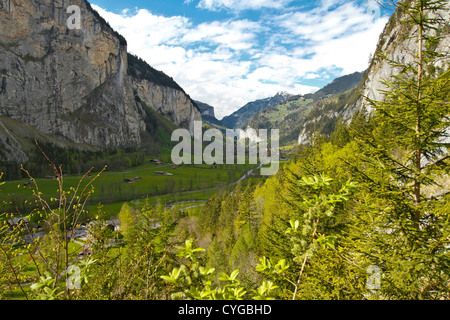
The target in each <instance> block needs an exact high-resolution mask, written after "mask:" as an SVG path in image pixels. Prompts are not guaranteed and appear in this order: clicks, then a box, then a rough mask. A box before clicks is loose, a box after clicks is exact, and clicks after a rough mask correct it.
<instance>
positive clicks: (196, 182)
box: [0, 159, 251, 214]
mask: <svg viewBox="0 0 450 320" xmlns="http://www.w3.org/2000/svg"><path fill="white" fill-rule="evenodd" d="M149 160H150V159H147V161H146V164H144V165H141V166H138V167H135V168H132V169H129V170H126V171H123V172H108V171H105V172H103V173H102V174H101V175H100V176H99V177H98V178H97V179H96V180H95V181H94V182H93V183H92V186H93V187H94V190H95V192H94V193H93V195H92V197H91V200H90V202H89V207H88V209H89V210H90V211H92V210H95V209H96V207H97V206H98V204H99V203H101V204H102V205H103V206H104V207H105V209H106V210H111V211H112V212H113V213H116V212H118V210H120V208H119V207H121V203H124V202H130V201H134V200H137V199H144V198H147V197H148V198H149V199H150V200H151V203H152V204H156V203H158V202H159V203H162V204H167V203H173V202H178V201H186V200H207V199H209V198H210V197H211V196H212V195H213V194H214V193H215V192H217V191H218V189H221V188H224V187H226V186H227V185H229V184H231V183H233V182H235V181H236V180H238V179H239V178H240V177H241V176H242V175H243V174H244V173H245V172H247V171H248V170H250V169H251V166H250V165H218V166H217V167H213V166H210V165H188V166H181V167H177V168H172V167H171V166H170V165H168V164H166V165H162V166H158V165H155V164H153V163H150V161H149ZM157 171H164V172H168V173H171V174H173V175H171V176H170V175H158V174H156V172H157ZM95 175H96V173H94V172H91V177H84V180H83V182H82V183H81V188H84V187H85V186H86V185H87V184H88V183H89V182H90V181H91V180H92V179H93V177H95ZM135 177H139V178H140V180H137V181H135V182H133V183H126V182H124V180H125V179H130V178H135ZM82 178H83V176H81V175H76V176H65V177H63V179H64V189H65V190H66V191H68V190H70V189H71V188H76V187H77V185H78V183H79V181H80V179H82ZM35 181H36V184H37V186H38V188H39V189H37V191H39V192H41V193H42V194H43V195H45V199H48V200H50V198H53V197H55V198H56V197H57V196H58V181H57V180H56V179H45V178H38V179H36V180H35ZM27 182H28V183H30V186H25V184H26V183H27ZM0 190H1V192H0V212H20V213H24V214H25V213H27V212H30V211H31V210H32V209H33V208H34V207H35V203H34V202H33V201H34V199H35V198H34V197H33V190H35V191H36V188H35V186H34V183H33V182H32V181H29V179H22V180H14V181H5V184H4V185H2V186H1V187H0Z"/></svg>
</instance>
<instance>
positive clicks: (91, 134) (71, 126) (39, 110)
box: [0, 0, 201, 162]
mask: <svg viewBox="0 0 450 320" xmlns="http://www.w3.org/2000/svg"><path fill="white" fill-rule="evenodd" d="M70 5H76V6H78V7H79V8H80V10H81V16H82V17H83V19H82V26H81V29H69V28H68V27H67V19H68V18H69V16H70V14H68V13H67V6H68V3H67V2H66V1H58V2H55V1H52V0H34V1H31V2H30V1H24V0H17V1H13V2H11V1H9V2H6V1H2V2H1V6H0V97H1V99H0V116H1V117H3V118H5V117H6V118H10V119H13V120H15V121H17V123H19V124H23V126H24V127H27V126H32V127H33V128H34V129H33V130H25V129H24V130H22V133H23V136H22V137H13V136H12V135H11V132H13V131H12V130H11V128H8V123H9V122H5V121H3V122H2V124H1V125H0V128H2V129H1V130H0V145H2V150H3V152H2V155H0V157H2V159H3V161H15V162H26V161H27V160H28V157H27V156H26V155H27V153H28V152H29V143H24V142H23V141H24V140H33V139H34V138H35V137H36V136H40V137H41V138H42V137H43V136H47V137H48V139H49V140H54V141H55V143H56V140H58V143H60V144H63V145H64V144H66V145H76V146H77V147H79V148H87V149H89V148H92V147H94V148H101V149H102V148H115V147H129V146H138V145H139V144H140V143H141V142H142V141H143V135H144V136H145V135H148V134H149V132H148V131H149V128H148V126H147V123H146V121H145V119H148V117H153V118H154V117H155V115H154V114H153V113H149V112H147V111H146V110H150V109H152V110H153V111H156V112H157V113H159V114H161V115H162V116H163V117H165V118H166V119H167V120H169V121H171V122H173V123H174V125H175V126H179V127H184V128H187V129H189V130H190V131H191V132H193V122H194V121H195V120H201V113H200V111H199V109H198V107H197V106H196V104H195V103H194V102H193V100H192V99H191V98H190V97H189V96H188V95H187V94H186V93H185V92H184V90H183V89H182V88H181V87H179V86H178V84H176V82H174V81H173V79H171V78H170V77H168V76H166V75H164V74H163V73H161V72H160V71H157V70H155V69H153V68H151V67H150V66H149V65H148V64H146V63H144V62H143V61H142V60H141V59H140V58H137V57H135V56H133V55H130V54H129V53H128V52H127V45H126V39H125V38H124V37H122V36H121V35H120V34H119V33H117V32H116V31H114V30H113V29H112V28H111V27H110V26H109V24H108V23H107V22H106V21H105V20H104V19H103V18H102V17H101V16H100V15H99V14H98V13H97V12H96V11H95V10H94V9H92V7H91V6H90V4H89V2H87V1H86V0H74V1H72V2H71V3H70ZM152 77H153V78H152ZM148 108H150V109H148ZM0 121H1V120H0ZM147 122H148V121H147ZM36 130H37V131H38V132H40V134H39V135H37V133H36V132H37V131H36ZM150 131H151V130H150Z"/></svg>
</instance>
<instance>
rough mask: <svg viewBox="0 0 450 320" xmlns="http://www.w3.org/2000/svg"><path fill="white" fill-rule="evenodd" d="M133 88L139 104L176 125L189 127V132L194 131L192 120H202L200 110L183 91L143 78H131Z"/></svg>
mask: <svg viewBox="0 0 450 320" xmlns="http://www.w3.org/2000/svg"><path fill="white" fill-rule="evenodd" d="M133 88H134V90H135V92H136V93H137V95H138V96H139V98H140V100H141V104H142V103H144V104H145V105H146V106H148V107H151V108H152V109H153V110H155V111H156V112H158V113H160V114H162V115H163V116H165V117H166V118H167V119H169V120H171V121H172V122H173V123H175V124H176V125H178V126H180V127H183V128H186V129H189V131H190V132H191V134H193V133H194V121H201V120H202V115H201V113H200V111H199V110H198V109H197V107H196V106H195V105H194V103H193V101H192V100H191V99H190V98H189V97H188V96H187V95H186V94H185V93H184V92H183V91H180V90H177V89H174V88H171V87H168V86H161V85H158V84H156V83H154V82H150V81H148V80H145V79H144V80H138V79H133Z"/></svg>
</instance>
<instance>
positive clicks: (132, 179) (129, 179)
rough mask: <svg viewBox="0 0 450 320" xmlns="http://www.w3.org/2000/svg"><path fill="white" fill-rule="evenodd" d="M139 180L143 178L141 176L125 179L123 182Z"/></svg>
mask: <svg viewBox="0 0 450 320" xmlns="http://www.w3.org/2000/svg"><path fill="white" fill-rule="evenodd" d="M139 180H142V178H141V177H135V178H128V179H123V182H125V183H133V182H136V181H139Z"/></svg>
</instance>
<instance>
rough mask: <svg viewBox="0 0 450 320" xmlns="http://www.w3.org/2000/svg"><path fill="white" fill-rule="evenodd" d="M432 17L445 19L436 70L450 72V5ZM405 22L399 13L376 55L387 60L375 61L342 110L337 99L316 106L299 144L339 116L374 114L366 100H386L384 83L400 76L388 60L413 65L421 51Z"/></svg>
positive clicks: (342, 103)
mask: <svg viewBox="0 0 450 320" xmlns="http://www.w3.org/2000/svg"><path fill="white" fill-rule="evenodd" d="M433 15H434V16H435V17H439V18H441V19H442V22H441V23H440V24H438V25H436V26H435V27H436V28H437V31H436V32H438V33H439V42H438V43H437V44H436V46H435V51H436V52H438V53H440V54H442V57H440V58H439V59H437V60H436V62H435V64H434V67H435V68H436V70H438V69H448V68H449V65H450V49H449V48H450V27H449V21H450V8H449V5H447V8H446V10H439V11H437V12H435V13H433ZM402 20H405V16H404V13H403V12H402V11H401V10H399V9H397V10H396V11H395V12H394V14H393V15H392V16H391V18H390V20H389V22H388V23H387V25H386V27H385V29H384V31H383V32H382V34H381V35H380V37H379V41H378V44H377V49H376V51H377V52H379V53H383V54H385V55H386V57H387V59H380V58H379V57H378V56H377V55H376V56H375V57H374V58H373V59H372V61H371V64H370V66H369V68H368V70H367V71H366V72H365V74H364V76H363V80H362V82H361V83H360V84H359V85H358V87H357V88H356V89H354V90H352V91H351V92H347V93H346V94H345V95H343V96H341V97H340V99H341V101H340V103H338V104H337V105H338V106H339V108H336V107H335V106H334V105H336V103H335V101H334V100H336V98H333V99H329V100H326V101H322V102H319V103H317V104H316V105H315V106H314V108H313V110H314V113H316V114H318V116H316V117H309V119H308V121H306V122H304V123H302V125H301V127H302V128H301V131H300V135H299V138H298V143H299V144H304V143H307V142H308V141H309V139H310V137H311V134H312V130H313V129H312V128H314V126H316V125H318V124H330V123H333V124H334V123H335V122H336V120H337V118H338V117H339V116H340V117H342V119H343V120H344V121H350V120H351V119H352V117H353V115H354V114H355V112H356V111H357V110H360V109H361V108H362V107H365V108H367V110H369V111H371V107H370V104H369V103H368V102H367V99H366V97H367V98H369V99H373V100H377V101H381V100H383V98H384V95H383V93H382V92H381V91H380V90H384V89H386V87H385V86H384V84H383V80H387V79H389V78H390V77H391V75H396V74H398V73H399V69H397V68H394V67H393V66H392V64H391V63H389V60H391V61H395V62H398V63H401V64H408V63H412V62H413V61H414V59H415V55H416V54H417V51H418V42H417V28H412V27H411V26H409V25H408V24H406V23H401V21H402ZM316 129H318V131H319V132H320V129H321V128H320V126H319V127H316Z"/></svg>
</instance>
